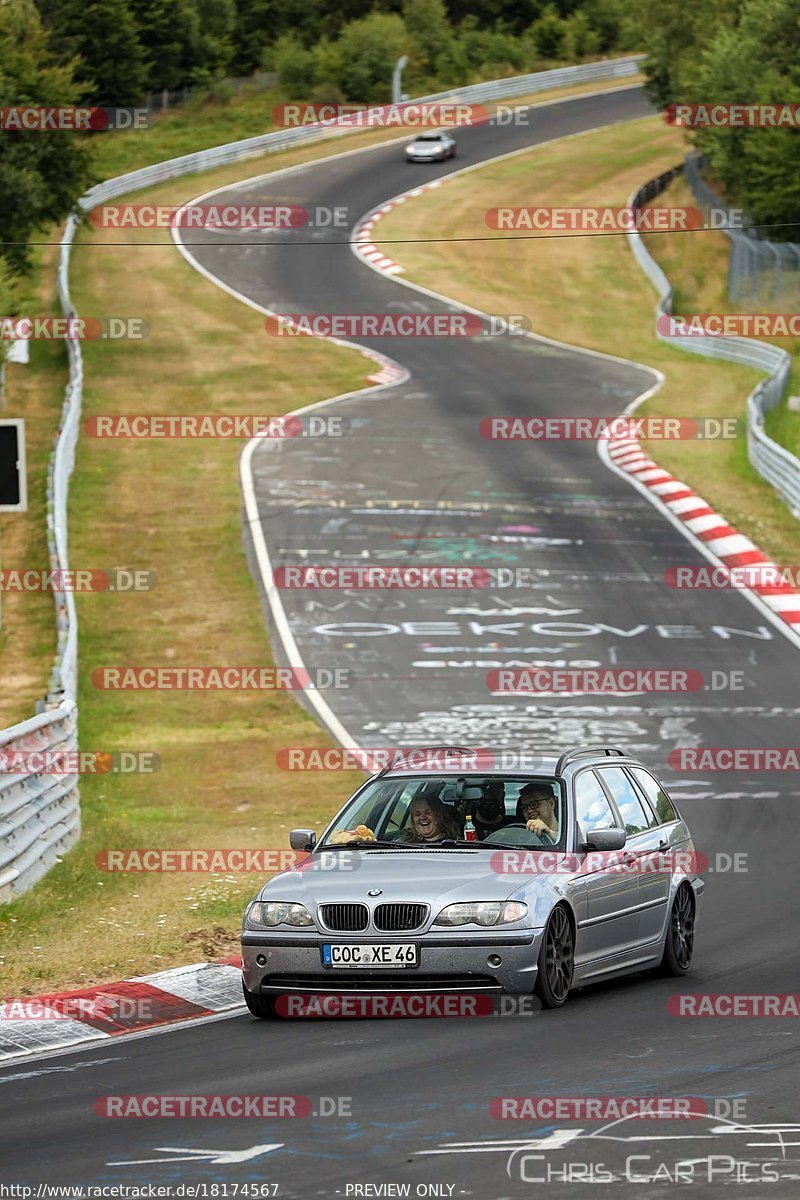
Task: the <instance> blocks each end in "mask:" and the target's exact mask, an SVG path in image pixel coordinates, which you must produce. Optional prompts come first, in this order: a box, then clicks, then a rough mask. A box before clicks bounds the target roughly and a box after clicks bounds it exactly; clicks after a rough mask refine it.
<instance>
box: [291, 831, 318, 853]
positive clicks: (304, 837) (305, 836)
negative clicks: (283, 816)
mask: <svg viewBox="0 0 800 1200" xmlns="http://www.w3.org/2000/svg"><path fill="white" fill-rule="evenodd" d="M316 844H317V835H316V833H315V832H314V830H313V829H293V830H292V832H291V833H290V834H289V845H290V846H291V847H292V849H293V850H313V849H314V847H315V846H316Z"/></svg>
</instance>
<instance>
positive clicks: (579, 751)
mask: <svg viewBox="0 0 800 1200" xmlns="http://www.w3.org/2000/svg"><path fill="white" fill-rule="evenodd" d="M584 754H607V755H611V754H619V755H621V756H622V758H627V752H626V751H625V750H620V748H619V746H601V745H596V746H594V745H593V746H575V748H574V749H573V750H568V751H567V753H566V754H562V755H561V758H560V759H559V760H558V762H557V763H556V775H561V774H562V773H563V771H564V768H565V767H566V766H567V765H568V763H570V762H571V761H572V759H573V758H581V757H583V755H584Z"/></svg>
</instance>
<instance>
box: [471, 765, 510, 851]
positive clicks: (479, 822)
mask: <svg viewBox="0 0 800 1200" xmlns="http://www.w3.org/2000/svg"><path fill="white" fill-rule="evenodd" d="M472 823H473V825H474V826H475V836H476V838H477V839H478V841H479V842H482V841H483V840H484V838H487V837H488V836H489V834H490V833H494V832H495V831H496V830H498V829H502V828H503V826H504V825H507V824H508V820H507V818H506V785H505V784H504V783H503V781H502V779H490V780H489V782H488V783H487V784H485V785H484V788H483V795H482V796H481V798H480V800H479V801H478V802H477V804H476V805H474V807H473V809H472Z"/></svg>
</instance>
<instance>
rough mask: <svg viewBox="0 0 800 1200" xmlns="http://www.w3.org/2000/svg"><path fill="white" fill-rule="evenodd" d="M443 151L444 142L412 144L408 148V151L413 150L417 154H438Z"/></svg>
mask: <svg viewBox="0 0 800 1200" xmlns="http://www.w3.org/2000/svg"><path fill="white" fill-rule="evenodd" d="M441 149H442V142H411V143H410V144H409V145H408V146H406V150H413V151H414V153H415V154H436V153H437V152H438V151H439V150H441Z"/></svg>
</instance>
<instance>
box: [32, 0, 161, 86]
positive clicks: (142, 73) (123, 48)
mask: <svg viewBox="0 0 800 1200" xmlns="http://www.w3.org/2000/svg"><path fill="white" fill-rule="evenodd" d="M40 8H41V11H42V13H43V16H44V19H45V20H46V21H47V24H48V27H49V29H50V31H51V38H50V44H51V47H52V48H53V50H54V51H56V52H57V53H58V54H59V55H60V57H61V58H62V59H70V58H77V59H78V62H77V66H76V70H75V78H76V79H77V80H78V81H79V82H80V83H81V85H82V88H83V92H84V95H85V96H86V98H87V100H90V101H91V102H92V103H94V104H98V105H104V104H107V105H111V106H125V105H134V104H136V103H137V102H138V101H140V100H141V99H142V97H143V96H144V95H145V94H146V93H147V65H146V63H145V56H144V51H143V50H142V46H141V43H140V41H139V30H138V26H137V24H136V21H135V20H134V18H133V14H132V12H131V10H130V6H129V3H128V0H89V2H88V3H84V2H83V0H52V2H49V3H46V4H41V5H40Z"/></svg>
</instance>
